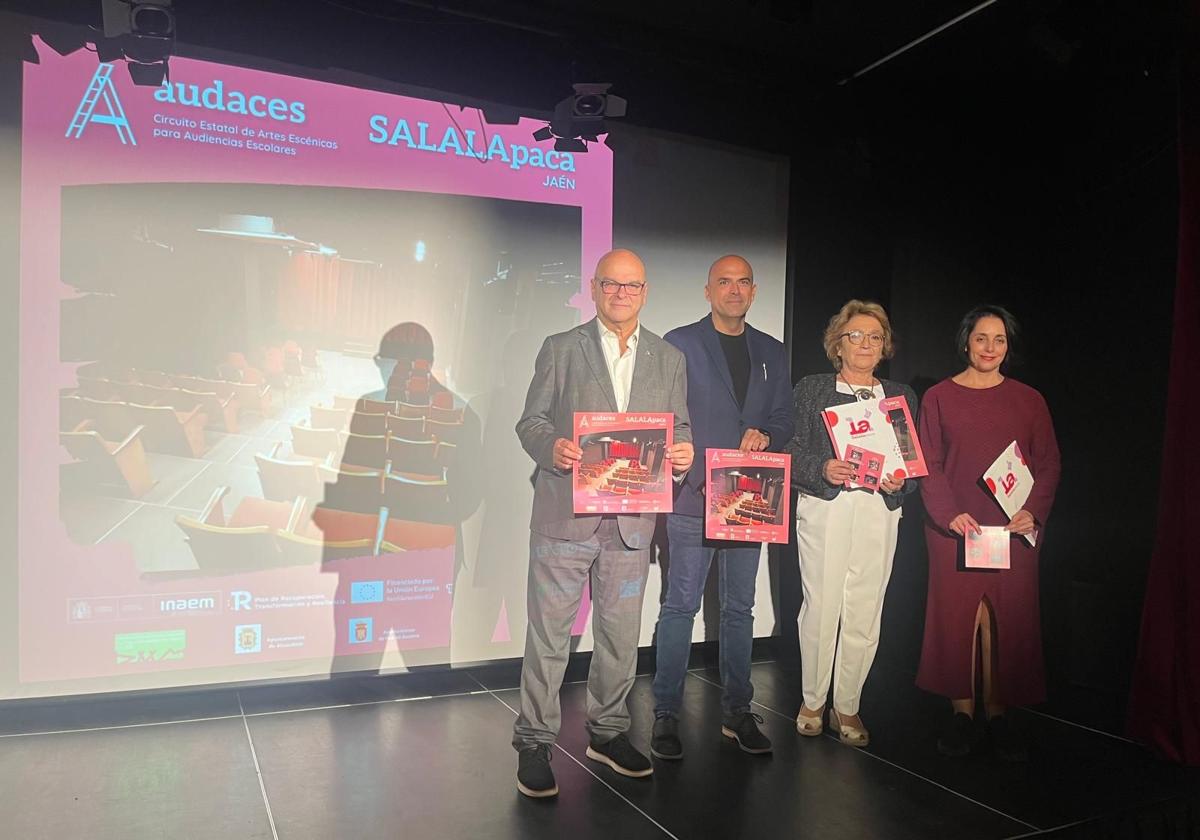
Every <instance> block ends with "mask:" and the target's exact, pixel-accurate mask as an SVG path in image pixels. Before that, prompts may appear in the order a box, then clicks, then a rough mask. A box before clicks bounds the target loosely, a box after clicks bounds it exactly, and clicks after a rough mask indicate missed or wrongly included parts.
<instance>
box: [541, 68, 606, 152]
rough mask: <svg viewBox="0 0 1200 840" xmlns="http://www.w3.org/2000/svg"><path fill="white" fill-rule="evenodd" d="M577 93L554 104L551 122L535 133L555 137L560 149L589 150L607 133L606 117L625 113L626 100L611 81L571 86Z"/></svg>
mask: <svg viewBox="0 0 1200 840" xmlns="http://www.w3.org/2000/svg"><path fill="white" fill-rule="evenodd" d="M572 87H573V88H574V89H575V92H574V93H573V94H572V95H571V96H568V97H567V98H565V99H563V100H562V101H560V102H559V103H558V104H557V105H555V106H554V116H553V117H552V118H551V120H550V124H549V125H548V126H545V127H544V128H539V129H538V130H537V131H535V132H534V133H533V139H534V140H538V141H542V140H549V139H550V138H551V137H553V138H556V139H555V141H554V150H555V151H557V152H586V151H587V144H588V143H596V142H598V141H599V140H600V136H601V135H603V134H607V133H608V127H607V125H606V124H605V119H606V118H609V117H613V118H616V117H623V116H625V109H626V106H627V104H628V103H627V102H626V101H625V100H624V99H623V98H622V97H620V96H616V95H615V94H611V93H609V92H608V89H609V88H610V87H612V85H611V84H608V83H593V82H583V83H580V84H576V85H573V86H572Z"/></svg>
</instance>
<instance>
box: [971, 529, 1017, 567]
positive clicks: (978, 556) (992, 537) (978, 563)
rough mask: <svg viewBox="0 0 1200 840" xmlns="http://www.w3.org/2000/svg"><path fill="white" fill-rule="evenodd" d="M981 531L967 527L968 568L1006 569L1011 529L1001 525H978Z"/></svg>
mask: <svg viewBox="0 0 1200 840" xmlns="http://www.w3.org/2000/svg"><path fill="white" fill-rule="evenodd" d="M979 528H980V530H981V531H982V533H980V534H976V533H975V529H973V528H968V529H967V547H966V565H967V568H968V569H1007V568H1010V566H1009V545H1008V541H1009V538H1010V537H1012V532H1011V531H1006V530H1004V526H1003V525H980V526H979Z"/></svg>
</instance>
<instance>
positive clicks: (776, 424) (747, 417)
mask: <svg viewBox="0 0 1200 840" xmlns="http://www.w3.org/2000/svg"><path fill="white" fill-rule="evenodd" d="M663 338H664V339H666V340H667V341H668V342H670V343H671V344H672V345H674V346H675V347H677V348H679V350H680V351H682V353H683V355H684V357H685V358H686V359H687V403H688V414H689V415H691V420H692V443H693V445H694V446H695V447H696V457H695V460H694V461H693V462H692V468H691V469H690V470H689V471H688V474H687V476H686V477H685V478H684V480H683V481H682V482H681V484H680V487H679V489H678V492H677V493H676V496H675V505H674V508H675V513H682V514H685V515H688V516H703V515H704V495H703V491H704V469H705V464H706V459H705V457H704V450H705V449H737V448H738V446H740V445H741V442H742V435H743V434H745V432H746V429H750V428H754V429H764V430H765V431H766V432H767V434H768V435H770V436H771V443H770V446H768V447H767V448H768V450H769V451H771V452H779V451H780V450H782V449H783V447H784V446H785V445H786V444H787V443H788V442H789V441H790V440H791V439H792V435H793V434H794V433H795V428H796V426H795V417H794V416H793V408H792V377H791V370H790V368H791V365H789V363H788V355H787V350H786V349H785V348H784V346H783V343H782V342H780V341H778V340H776V339H774V338H772V337H771V336H769V335H767V334H766V333H764V332H762V331H760V330H756V329H754V327H752V326H750V325H749V324H747V325H746V344H747V346H748V349H749V351H750V383H749V385H748V386H747V387H746V405H745V407H744V408H742V409H739V408H738V404H737V397H736V396H735V395H734V393H733V378H732V377H731V376H730V375H729V363H728V362H727V361H726V360H725V351H723V350H722V349H721V340H720V338H718V337H717V328H716V327H714V326H713V322H712V315H711V314H709V315H705V316H704V317H703V318H701V319H700V320H699V321H697V322H696V323H694V324H688V325H687V326H685V327H678V328H676V329H673V330H671V331H670V332H669V333H667V334H666V335H664V336H663Z"/></svg>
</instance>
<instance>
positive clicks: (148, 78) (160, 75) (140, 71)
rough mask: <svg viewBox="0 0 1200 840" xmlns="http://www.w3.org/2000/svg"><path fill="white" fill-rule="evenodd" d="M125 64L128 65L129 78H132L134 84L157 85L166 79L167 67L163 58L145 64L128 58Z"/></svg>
mask: <svg viewBox="0 0 1200 840" xmlns="http://www.w3.org/2000/svg"><path fill="white" fill-rule="evenodd" d="M126 64H128V65H129V78H131V79H133V83H134V84H135V85H145V86H147V87H159V86H161V85H162V83H163V82H165V81H166V80H167V75H168V68H167V60H166V59H165V58H164V59H162V60H161V61H153V62H149V63H145V64H143V63H142V62H140V61H132V60H130V61H128V62H126Z"/></svg>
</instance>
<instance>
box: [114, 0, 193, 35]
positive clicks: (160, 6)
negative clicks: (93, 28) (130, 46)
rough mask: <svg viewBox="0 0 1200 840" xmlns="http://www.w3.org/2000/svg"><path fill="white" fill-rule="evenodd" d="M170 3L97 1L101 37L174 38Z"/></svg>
mask: <svg viewBox="0 0 1200 840" xmlns="http://www.w3.org/2000/svg"><path fill="white" fill-rule="evenodd" d="M172 5H173V0H101V12H102V13H103V21H104V37H105V38H120V37H122V36H124V35H131V36H133V37H134V38H154V39H158V40H163V41H169V40H173V39H174V38H175V13H174V11H173V10H172V8H171V7H172Z"/></svg>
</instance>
